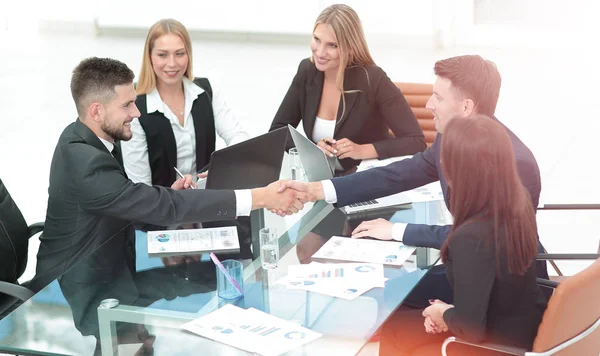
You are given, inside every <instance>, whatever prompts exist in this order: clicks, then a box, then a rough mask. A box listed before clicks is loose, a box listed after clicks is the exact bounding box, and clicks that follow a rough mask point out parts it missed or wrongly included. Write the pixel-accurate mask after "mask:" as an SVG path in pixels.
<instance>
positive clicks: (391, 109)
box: [269, 58, 427, 169]
mask: <svg viewBox="0 0 600 356" xmlns="http://www.w3.org/2000/svg"><path fill="white" fill-rule="evenodd" d="M324 78H325V76H324V74H323V72H321V71H319V70H318V69H317V67H316V66H315V65H314V63H312V62H311V61H310V59H308V58H307V59H304V60H303V61H302V62H300V66H299V67H298V73H296V76H295V77H294V80H293V81H292V85H291V86H290V88H289V89H288V92H287V94H286V95H285V98H284V99H283V102H282V103H281V106H280V107H279V110H277V114H276V115H275V118H274V119H273V123H272V124H271V128H270V129H269V130H270V131H272V130H275V129H278V128H280V127H284V126H287V125H288V124H291V125H292V126H294V127H298V124H300V121H302V123H303V127H304V132H305V133H306V135H307V137H308V138H310V139H311V140H312V132H313V127H314V124H315V120H316V116H317V111H318V109H319V104H320V102H321V94H322V91H323V82H324ZM349 90H357V92H352V93H345V94H344V95H345V98H346V109H345V111H344V116H343V117H342V116H341V115H342V111H343V103H342V100H341V99H340V105H339V108H338V113H337V118H336V120H337V121H336V124H335V131H334V134H333V138H335V139H342V138H347V139H349V140H352V141H353V142H355V143H358V144H368V143H372V144H373V145H374V146H375V150H376V151H377V154H378V155H379V158H381V159H383V158H388V157H394V156H403V155H412V154H414V153H417V152H421V151H423V150H425V148H426V147H427V145H426V144H425V138H424V136H423V131H421V127H420V126H419V123H418V122H417V119H416V118H415V115H414V114H413V112H412V110H411V109H410V106H409V105H408V103H407V102H406V99H405V98H404V96H403V95H402V93H401V92H400V89H398V87H396V85H394V83H392V81H391V80H390V78H388V76H387V75H386V74H385V72H384V71H383V70H382V69H381V68H379V67H378V66H376V65H367V66H355V67H350V68H347V69H346V72H345V74H344V91H349ZM390 128H391V129H392V132H393V133H394V135H395V136H396V137H395V138H394V137H393V136H392V135H390V133H389V132H388V130H389V129H390ZM313 141H314V140H313ZM340 163H341V165H342V166H343V167H344V168H345V169H349V168H351V167H353V166H356V165H358V164H359V163H360V161H356V160H353V159H350V158H347V159H343V160H341V161H340Z"/></svg>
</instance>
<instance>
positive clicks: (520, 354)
mask: <svg viewBox="0 0 600 356" xmlns="http://www.w3.org/2000/svg"><path fill="white" fill-rule="evenodd" d="M453 342H456V343H459V344H463V345H469V346H472V347H478V348H482V349H488V350H493V351H499V352H503V353H505V354H509V355H517V356H524V355H525V353H526V352H527V350H525V349H521V348H518V347H513V346H506V345H500V344H493V343H491V342H482V343H480V344H476V343H473V342H469V341H465V340H462V339H459V338H457V337H455V336H450V337H449V338H447V339H446V340H444V343H443V344H442V355H443V356H448V353H447V351H446V349H447V348H448V345H450V344H451V343H453Z"/></svg>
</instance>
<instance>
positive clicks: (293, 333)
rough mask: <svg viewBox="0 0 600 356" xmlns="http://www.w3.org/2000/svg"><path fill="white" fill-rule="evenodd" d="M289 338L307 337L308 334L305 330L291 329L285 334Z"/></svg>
mask: <svg viewBox="0 0 600 356" xmlns="http://www.w3.org/2000/svg"><path fill="white" fill-rule="evenodd" d="M284 336H285V337H286V338H287V339H291V340H297V339H304V338H305V337H306V334H304V333H303V332H300V331H290V332H289V333H287V334H285V335H284Z"/></svg>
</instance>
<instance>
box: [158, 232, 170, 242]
mask: <svg viewBox="0 0 600 356" xmlns="http://www.w3.org/2000/svg"><path fill="white" fill-rule="evenodd" d="M156 239H157V240H158V241H159V242H168V241H169V240H170V239H171V238H170V237H169V235H167V234H160V235H156Z"/></svg>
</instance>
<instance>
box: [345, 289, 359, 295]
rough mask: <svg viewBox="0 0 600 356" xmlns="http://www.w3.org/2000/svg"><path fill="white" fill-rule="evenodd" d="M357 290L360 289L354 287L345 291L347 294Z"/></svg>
mask: <svg viewBox="0 0 600 356" xmlns="http://www.w3.org/2000/svg"><path fill="white" fill-rule="evenodd" d="M356 292H358V289H354V288H350V289H346V290H345V291H344V293H346V294H354V293H356Z"/></svg>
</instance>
